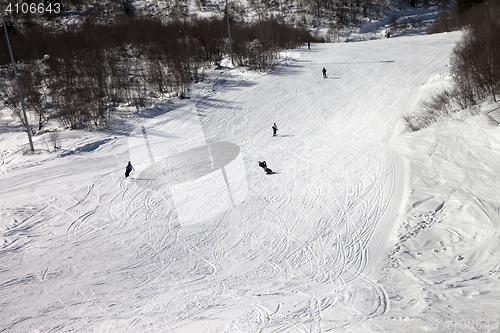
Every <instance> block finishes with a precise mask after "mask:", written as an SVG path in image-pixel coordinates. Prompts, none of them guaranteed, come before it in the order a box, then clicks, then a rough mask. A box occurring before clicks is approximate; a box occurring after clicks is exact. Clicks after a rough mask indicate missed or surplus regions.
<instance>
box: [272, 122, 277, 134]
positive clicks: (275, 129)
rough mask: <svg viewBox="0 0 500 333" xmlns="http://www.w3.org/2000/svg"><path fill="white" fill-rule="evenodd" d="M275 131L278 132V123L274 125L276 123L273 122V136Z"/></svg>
mask: <svg viewBox="0 0 500 333" xmlns="http://www.w3.org/2000/svg"><path fill="white" fill-rule="evenodd" d="M277 133H278V125H276V123H274V125H273V136H276V134H277Z"/></svg>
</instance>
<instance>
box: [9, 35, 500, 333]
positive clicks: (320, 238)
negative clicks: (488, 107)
mask: <svg viewBox="0 0 500 333" xmlns="http://www.w3.org/2000/svg"><path fill="white" fill-rule="evenodd" d="M459 38H460V33H451V34H439V35H432V36H413V37H400V38H395V39H392V38H391V39H383V40H382V39H381V40H374V41H368V42H360V43H343V44H341V43H338V44H320V45H319V44H313V45H312V47H311V50H307V48H304V49H301V50H296V51H289V52H287V53H285V54H283V59H282V65H281V67H280V68H279V69H278V70H277V71H275V72H273V73H269V74H256V73H254V72H250V71H246V70H245V69H244V68H222V69H219V70H213V71H210V72H209V73H208V77H207V79H206V80H205V81H203V82H201V83H199V84H197V85H196V86H194V87H193V90H192V92H191V97H190V98H188V99H185V100H169V101H163V102H159V103H158V104H157V105H155V106H154V107H152V108H149V109H147V110H145V111H141V112H133V110H131V111H127V110H122V111H123V116H122V117H118V118H116V119H115V120H114V123H113V126H112V129H111V131H110V132H105V131H95V132H83V131H64V132H61V133H60V140H61V145H62V149H61V150H58V151H55V152H52V153H49V152H44V151H41V152H39V153H37V154H35V155H23V154H22V151H23V150H25V149H26V147H27V143H25V141H26V138H25V134H24V133H22V132H20V131H16V128H15V127H14V126H12V124H11V121H10V119H9V117H7V116H3V118H2V119H1V129H2V130H1V133H0V140H1V141H0V148H1V150H0V151H1V160H0V209H1V210H0V221H1V222H0V235H1V236H0V237H1V241H2V243H1V249H0V262H1V266H0V267H1V268H0V298H1V303H0V331H1V332H49V331H50V332H67V331H76V332H429V331H431V332H452V331H453V332H470V331H481V332H483V331H485V332H486V331H487V332H495V331H498V329H500V328H499V320H500V316H499V315H498V313H499V312H500V311H499V310H500V306H499V305H498V301H497V300H498V298H499V296H500V289H499V283H500V280H499V277H500V272H499V271H500V265H499V262H500V260H499V254H498V253H499V252H498V246H499V237H498V235H499V234H498V230H499V227H498V219H499V211H500V209H499V202H498V193H499V190H500V177H499V171H498V168H497V166H498V164H499V163H498V162H500V153H499V150H498V148H499V147H500V141H499V139H498V137H499V136H498V134H499V132H498V131H499V130H498V129H497V128H496V127H493V126H492V125H491V124H488V123H487V122H486V121H484V119H483V118H482V116H479V117H476V118H474V119H472V120H469V121H468V122H464V123H457V124H452V125H449V126H448V127H445V126H443V125H439V126H438V125H436V126H434V127H432V128H430V129H427V130H423V131H421V132H418V133H416V134H411V133H406V134H402V126H401V115H402V114H403V113H406V112H411V111H412V110H414V109H415V108H417V107H418V104H419V102H420V101H421V100H422V98H425V97H428V96H429V94H430V93H432V92H433V90H434V89H436V88H435V87H439V86H440V85H441V84H442V82H443V80H445V79H446V77H447V64H448V57H449V55H450V53H451V50H452V48H453V46H454V45H455V43H456V41H457V40H458V39H459ZM323 67H325V68H326V69H327V75H328V77H327V78H323V77H322V74H321V70H322V68H323ZM4 111H5V110H4ZM4 113H5V112H4ZM275 122H276V123H277V125H278V128H279V130H278V136H276V137H273V136H272V129H271V126H272V125H273V123H275ZM48 135H49V134H48V133H47V134H41V135H38V136H36V137H35V146H36V147H37V148H39V149H40V148H42V147H45V146H47V147H48V146H49V144H47V143H46V144H44V142H48V141H49V139H48ZM20 145H22V146H20ZM129 160H130V161H131V162H132V164H133V165H134V168H135V171H134V172H133V173H132V175H131V177H130V178H124V171H125V165H126V164H127V161H129ZM263 160H265V161H266V162H267V165H268V166H269V167H270V168H271V169H273V170H274V171H275V172H276V173H275V174H271V175H266V174H265V173H264V172H263V170H262V169H261V168H259V166H258V161H263Z"/></svg>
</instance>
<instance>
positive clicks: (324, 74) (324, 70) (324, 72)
mask: <svg viewBox="0 0 500 333" xmlns="http://www.w3.org/2000/svg"><path fill="white" fill-rule="evenodd" d="M323 78H325V79H326V68H325V67H323Z"/></svg>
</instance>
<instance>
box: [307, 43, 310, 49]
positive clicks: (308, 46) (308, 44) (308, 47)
mask: <svg viewBox="0 0 500 333" xmlns="http://www.w3.org/2000/svg"><path fill="white" fill-rule="evenodd" d="M307 49H308V50H310V49H311V42H307Z"/></svg>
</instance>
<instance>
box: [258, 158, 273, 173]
mask: <svg viewBox="0 0 500 333" xmlns="http://www.w3.org/2000/svg"><path fill="white" fill-rule="evenodd" d="M259 166H260V167H261V168H262V169H264V171H265V172H266V173H267V174H270V173H273V170H271V169H269V168H268V167H267V163H266V161H262V162H261V161H259Z"/></svg>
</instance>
